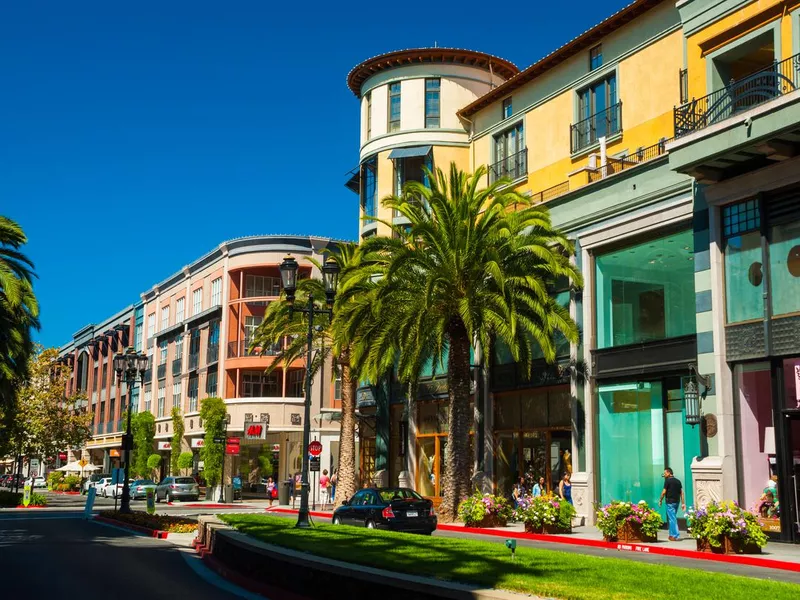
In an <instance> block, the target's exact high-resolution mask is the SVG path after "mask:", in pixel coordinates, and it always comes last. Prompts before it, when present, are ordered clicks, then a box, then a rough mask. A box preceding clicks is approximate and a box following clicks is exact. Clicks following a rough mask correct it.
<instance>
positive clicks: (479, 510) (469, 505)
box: [458, 491, 513, 527]
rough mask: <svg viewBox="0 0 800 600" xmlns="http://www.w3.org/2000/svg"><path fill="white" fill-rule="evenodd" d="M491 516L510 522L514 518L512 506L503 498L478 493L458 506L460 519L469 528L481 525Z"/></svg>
mask: <svg viewBox="0 0 800 600" xmlns="http://www.w3.org/2000/svg"><path fill="white" fill-rule="evenodd" d="M489 516H494V517H497V518H498V519H501V520H503V521H508V520H509V519H510V518H511V517H512V516H513V511H512V510H511V504H510V503H509V502H508V500H507V499H506V498H504V497H503V496H494V495H492V494H481V493H480V492H477V491H476V492H475V493H474V494H472V496H469V497H468V498H465V499H464V500H462V501H461V504H459V505H458V518H459V519H461V520H462V521H463V522H464V525H467V526H468V527H469V526H470V525H477V524H479V523H480V522H481V521H483V520H484V519H485V518H486V517H489Z"/></svg>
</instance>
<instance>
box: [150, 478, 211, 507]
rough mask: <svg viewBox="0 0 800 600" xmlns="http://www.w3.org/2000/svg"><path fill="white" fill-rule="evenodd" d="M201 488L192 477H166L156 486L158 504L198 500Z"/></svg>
mask: <svg viewBox="0 0 800 600" xmlns="http://www.w3.org/2000/svg"><path fill="white" fill-rule="evenodd" d="M199 498H200V488H199V486H198V485H197V482H195V480H194V479H192V478H191V477H165V478H164V479H162V480H161V483H159V484H158V485H157V486H156V502H161V500H162V499H163V500H166V501H167V502H172V501H173V500H198V499H199Z"/></svg>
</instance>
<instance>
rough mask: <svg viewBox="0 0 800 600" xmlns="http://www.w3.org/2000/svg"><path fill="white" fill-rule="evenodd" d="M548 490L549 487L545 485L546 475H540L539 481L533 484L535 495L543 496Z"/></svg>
mask: <svg viewBox="0 0 800 600" xmlns="http://www.w3.org/2000/svg"><path fill="white" fill-rule="evenodd" d="M546 492H547V489H546V488H545V486H544V477H539V482H538V483H536V484H535V485H534V486H533V497H534V498H538V497H539V496H543V495H544V494H545V493H546Z"/></svg>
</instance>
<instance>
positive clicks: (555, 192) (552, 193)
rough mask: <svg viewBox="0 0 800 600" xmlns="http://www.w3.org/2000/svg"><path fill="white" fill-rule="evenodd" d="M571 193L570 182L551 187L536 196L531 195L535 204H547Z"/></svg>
mask: <svg viewBox="0 0 800 600" xmlns="http://www.w3.org/2000/svg"><path fill="white" fill-rule="evenodd" d="M568 191H569V181H564V182H562V183H559V184H557V185H554V186H551V187H549V188H547V189H546V190H542V191H541V192H536V193H535V194H532V195H531V202H533V203H534V204H538V203H539V202H547V201H548V200H552V199H553V198H558V197H559V196H563V195H564V194H566V193H567V192H568Z"/></svg>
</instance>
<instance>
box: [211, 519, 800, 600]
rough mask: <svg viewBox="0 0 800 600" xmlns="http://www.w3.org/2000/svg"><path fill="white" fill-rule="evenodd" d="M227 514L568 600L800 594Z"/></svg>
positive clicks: (392, 566)
mask: <svg viewBox="0 0 800 600" xmlns="http://www.w3.org/2000/svg"><path fill="white" fill-rule="evenodd" d="M219 517H220V519H222V520H223V521H225V522H226V523H228V524H229V525H231V526H233V527H235V528H236V529H238V530H239V531H241V532H243V533H247V534H249V535H252V536H253V537H256V538H258V539H260V540H262V541H264V542H267V543H270V544H275V545H277V546H283V547H284V548H291V549H293V550H300V551H305V552H311V553H313V554H316V555H318V556H324V557H328V558H334V559H338V560H343V561H347V562H350V563H355V564H360V565H367V566H371V567H377V568H381V569H386V570H389V571H398V572H403V573H412V574H415V575H422V576H429V577H436V578H438V579H444V580H451V581H459V582H462V583H473V584H477V585H480V586H483V587H494V588H502V589H506V590H511V591H516V592H524V593H528V594H535V595H540V596H548V597H554V598H560V599H563V600H566V599H572V598H580V599H590V600H595V599H597V600H600V599H603V600H606V599H608V598H614V599H629V598H642V599H644V598H647V599H648V600H649V599H653V598H665V599H666V598H669V599H671V600H674V599H677V598H687V599H691V600H698V599H714V598H722V599H725V600H734V599H736V598H742V599H747V600H753V599H754V598H769V600H779V599H782V598H786V599H787V600H788V599H791V600H797V599H798V598H800V586H798V585H793V584H789V583H780V582H773V581H765V580H761V579H750V578H746V577H736V576H733V575H724V574H717V573H706V572H704V571H701V570H699V569H698V570H694V569H684V568H680V567H670V566H666V565H663V566H662V565H651V564H645V563H640V562H635V561H632V560H625V559H621V558H604V557H603V558H601V557H595V556H585V555H581V554H571V553H567V552H557V551H553V550H539V549H535V548H526V547H517V559H516V561H514V562H511V553H510V551H509V550H508V549H507V548H506V547H505V545H504V544H503V540H498V542H497V543H491V542H482V541H476V540H470V539H456V538H445V537H426V536H417V535H411V534H405V533H394V532H388V531H370V530H366V529H361V528H356V527H346V526H341V525H340V526H333V525H328V524H317V526H316V527H315V528H313V529H306V530H300V529H295V528H294V523H295V522H294V520H292V519H286V518H283V517H273V516H267V515H244V514H242V515H239V514H232V515H219ZM699 566H701V568H702V565H699Z"/></svg>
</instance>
